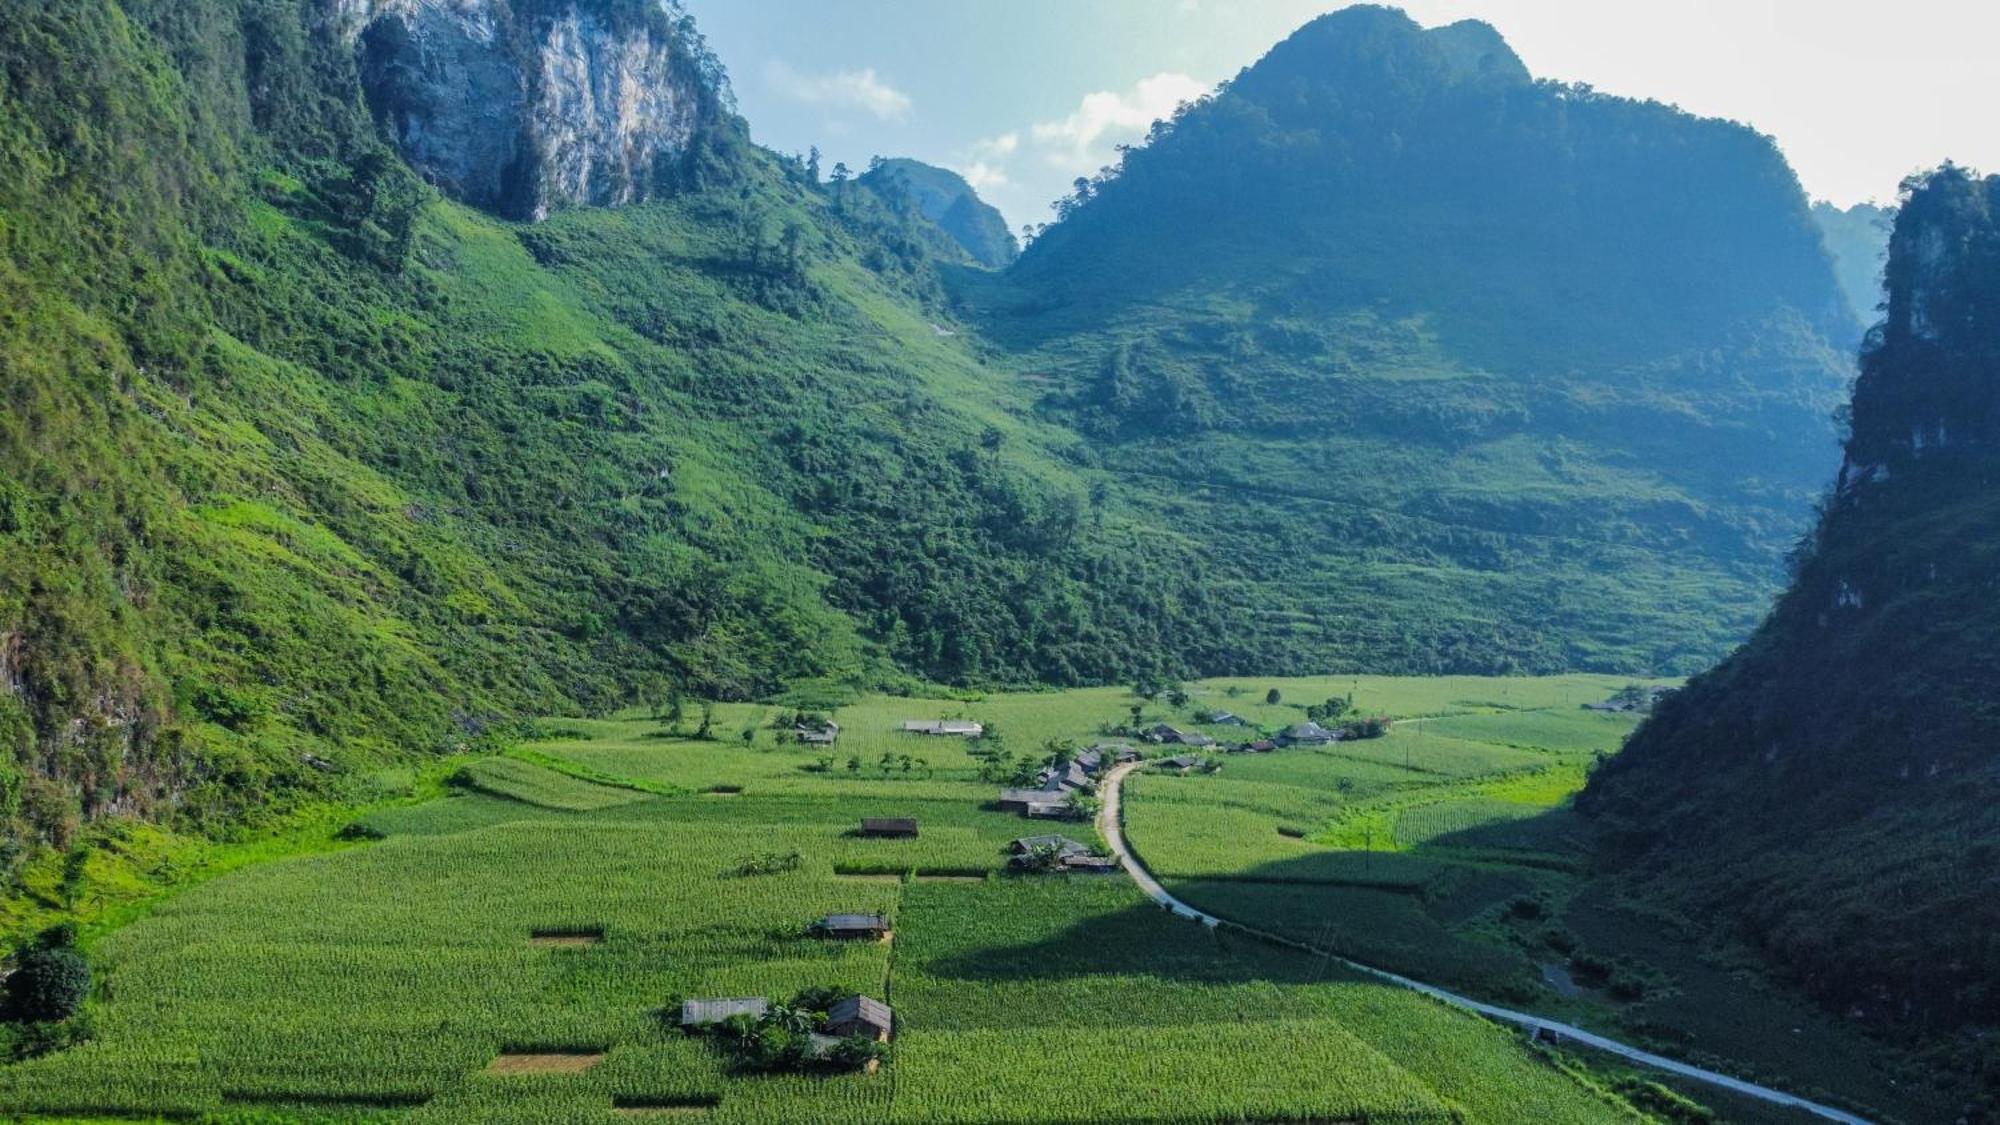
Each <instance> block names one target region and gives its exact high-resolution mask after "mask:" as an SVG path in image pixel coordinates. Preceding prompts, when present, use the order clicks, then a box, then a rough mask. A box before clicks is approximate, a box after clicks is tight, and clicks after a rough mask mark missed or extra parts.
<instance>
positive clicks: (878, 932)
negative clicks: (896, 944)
mask: <svg viewBox="0 0 2000 1125" xmlns="http://www.w3.org/2000/svg"><path fill="white" fill-rule="evenodd" d="M812 929H813V933H815V934H817V935H819V936H820V937H826V938H839V939H842V940H856V939H866V940H869V941H879V940H881V939H882V938H885V937H888V936H889V920H888V919H887V918H884V917H883V916H882V915H880V914H829V915H827V916H826V917H824V918H821V919H820V920H819V921H817V922H815V923H813V927H812Z"/></svg>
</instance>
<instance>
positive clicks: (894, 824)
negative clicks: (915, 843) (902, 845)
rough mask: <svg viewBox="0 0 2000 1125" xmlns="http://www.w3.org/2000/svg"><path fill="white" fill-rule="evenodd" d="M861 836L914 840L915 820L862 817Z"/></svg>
mask: <svg viewBox="0 0 2000 1125" xmlns="http://www.w3.org/2000/svg"><path fill="white" fill-rule="evenodd" d="M861 834H862V835H863V836H869V837H874V838H877V839H915V838H916V835H917V819H916V818H915V817H911V816H870V817H863V818H862V820H861Z"/></svg>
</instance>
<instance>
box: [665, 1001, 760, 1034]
mask: <svg viewBox="0 0 2000 1125" xmlns="http://www.w3.org/2000/svg"><path fill="white" fill-rule="evenodd" d="M770 1010H771V1002H770V1001H769V1000H766V999H764V998H763V997H762V996H730V997H723V998H721V999H715V1000H687V1001H684V1002H682V1004H681V1027H682V1029H684V1030H687V1031H700V1030H702V1029H704V1028H707V1027H709V1026H711V1025H714V1024H718V1023H721V1022H723V1021H724V1020H727V1019H730V1018H732V1017H735V1016H749V1017H750V1018H751V1019H753V1020H761V1019H763V1018H764V1014H765V1013H766V1012H769V1011H770Z"/></svg>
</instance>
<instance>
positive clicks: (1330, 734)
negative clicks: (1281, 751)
mask: <svg viewBox="0 0 2000 1125" xmlns="http://www.w3.org/2000/svg"><path fill="white" fill-rule="evenodd" d="M1339 741H1340V732H1338V731H1330V730H1328V729H1326V728H1325V727H1323V726H1320V725H1319V724H1318V723H1310V722H1308V723H1293V724H1292V725H1291V726H1288V727H1286V728H1285V733H1283V734H1281V735H1279V736H1278V744H1279V745H1281V746H1324V745H1326V744H1327V743H1329V742H1339Z"/></svg>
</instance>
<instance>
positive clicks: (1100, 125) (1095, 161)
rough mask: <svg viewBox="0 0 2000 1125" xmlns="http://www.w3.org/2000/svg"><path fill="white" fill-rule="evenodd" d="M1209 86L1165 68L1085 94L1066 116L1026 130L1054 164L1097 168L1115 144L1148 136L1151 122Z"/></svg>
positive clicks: (1088, 169)
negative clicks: (1121, 87)
mask: <svg viewBox="0 0 2000 1125" xmlns="http://www.w3.org/2000/svg"><path fill="white" fill-rule="evenodd" d="M1208 92H1209V87H1208V86H1207V85H1205V84H1203V83H1201V82H1197V81H1195V80H1194V79H1192V78H1190V77H1188V76H1187V75H1185V74H1180V73H1177V72H1173V71H1166V72H1162V73H1160V74H1155V75H1153V76H1152V77H1151V78H1143V79H1140V81H1139V84H1138V85H1136V86H1134V87H1132V89H1130V90H1127V91H1125V92H1124V93H1118V92H1116V91H1112V90H1099V91H1097V92H1096V93H1093V94H1085V95H1084V96H1083V101H1082V102H1081V103H1079V104H1078V105H1077V107H1076V109H1075V111H1073V112H1072V113H1071V114H1070V115H1069V116H1068V117H1065V118H1063V119H1062V120H1060V121H1043V122H1039V123H1037V124H1036V125H1034V126H1033V127H1032V128H1030V129H1029V130H1028V134H1029V136H1030V137H1031V138H1032V139H1033V140H1034V143H1035V147H1036V148H1037V149H1038V150H1040V152H1041V155H1042V158H1043V160H1045V161H1046V162H1047V163H1048V164H1049V165H1050V166H1052V167H1059V168H1062V169H1064V170H1066V171H1074V172H1076V173H1078V174H1085V173H1089V172H1094V171H1096V170H1097V169H1098V168H1099V167H1101V166H1103V165H1105V164H1109V163H1111V160H1112V157H1113V156H1114V155H1115V154H1114V148H1115V146H1116V145H1118V144H1120V143H1123V142H1126V141H1132V140H1136V139H1138V138H1139V137H1142V136H1144V135H1145V133H1146V130H1147V129H1149V128H1151V127H1152V124H1153V122H1155V121H1158V120H1161V119H1162V118H1167V117H1172V116H1173V114H1174V110H1175V109H1176V108H1177V107H1178V106H1179V105H1180V104H1181V103H1182V102H1191V101H1193V100H1195V99H1196V98H1199V97H1201V96H1202V95H1203V94H1206V93H1208Z"/></svg>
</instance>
